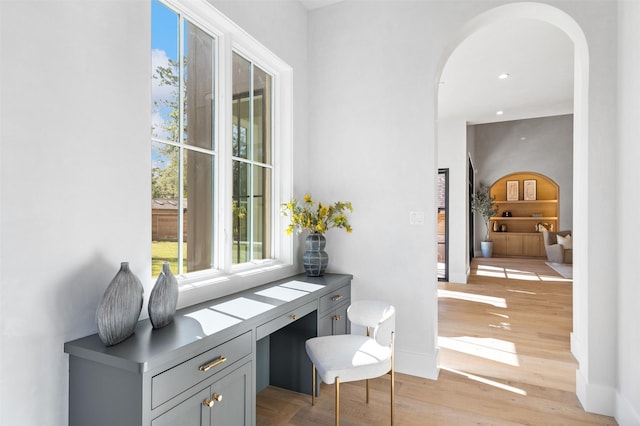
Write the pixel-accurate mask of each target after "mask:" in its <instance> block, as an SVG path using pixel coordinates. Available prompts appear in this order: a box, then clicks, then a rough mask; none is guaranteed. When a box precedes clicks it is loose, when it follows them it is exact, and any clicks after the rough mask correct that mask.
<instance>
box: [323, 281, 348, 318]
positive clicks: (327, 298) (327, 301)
mask: <svg viewBox="0 0 640 426" xmlns="http://www.w3.org/2000/svg"><path fill="white" fill-rule="evenodd" d="M349 299H351V286H350V285H345V286H343V287H340V288H339V289H337V290H334V291H332V292H331V293H329V294H326V295H324V296H322V297H321V298H320V313H324V312H326V311H329V310H332V309H333V308H334V307H335V306H338V305H340V304H341V303H344V302H345V301H348V300H349Z"/></svg>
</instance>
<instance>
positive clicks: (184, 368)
mask: <svg viewBox="0 0 640 426" xmlns="http://www.w3.org/2000/svg"><path fill="white" fill-rule="evenodd" d="M351 279H352V276H351V275H338V274H327V275H325V276H324V277H318V278H311V277H307V276H305V275H297V276H294V277H291V278H288V279H283V280H279V281H275V282H272V283H269V284H265V285H263V286H260V287H256V288H253V289H250V290H247V291H243V292H240V293H237V294H232V295H229V296H226V297H223V298H219V299H213V300H210V301H208V302H205V303H200V304H198V305H195V306H191V307H188V308H185V309H181V310H179V311H178V312H177V313H176V315H175V319H174V321H173V322H172V323H171V324H169V325H168V326H166V327H164V328H161V329H158V330H154V329H153V328H152V327H151V324H150V322H149V320H148V319H147V320H142V321H140V322H139V323H138V326H137V328H136V331H135V334H134V335H133V336H131V337H130V338H129V339H127V340H125V341H124V342H122V343H120V344H118V345H115V346H112V347H105V346H104V344H103V343H102V342H101V341H100V339H99V338H98V335H97V334H95V335H92V336H87V337H84V338H81V339H78V340H74V341H71V342H67V343H65V345H64V350H65V352H67V353H68V354H69V424H70V425H72V426H75V425H82V426H87V425H92V426H94V425H109V426H114V425H118V426H128V425H130V426H140V425H143V426H163V425H174V426H175V425H180V426H191V425H194V426H195V425H197V426H202V425H209V426H212V425H224V426H229V425H234V426H235V425H254V424H255V421H256V418H255V416H256V414H255V412H256V410H255V401H256V398H255V397H256V393H257V392H259V391H260V390H262V389H264V388H265V387H266V386H268V385H274V386H279V387H285V388H288V389H292V390H295V391H298V392H305V393H310V392H311V375H310V371H311V364H310V362H309V360H308V358H307V356H306V353H305V349H304V341H305V340H306V339H308V338H309V337H313V336H316V335H328V334H341V333H347V332H348V321H347V318H346V310H347V307H348V306H349V303H350V291H351Z"/></svg>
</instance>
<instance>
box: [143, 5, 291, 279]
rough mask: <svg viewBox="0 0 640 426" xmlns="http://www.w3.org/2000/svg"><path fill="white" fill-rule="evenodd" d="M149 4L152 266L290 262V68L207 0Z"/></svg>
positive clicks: (210, 269)
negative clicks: (286, 229)
mask: <svg viewBox="0 0 640 426" xmlns="http://www.w3.org/2000/svg"><path fill="white" fill-rule="evenodd" d="M151 11H152V16H151V24H152V25H151V29H152V35H151V40H152V46H151V49H152V70H151V71H152V117H151V159H152V165H151V184H152V191H151V192H152V203H151V204H152V275H153V276H154V277H155V276H157V275H158V274H159V272H160V270H161V268H162V264H163V262H165V261H168V262H170V264H171V269H172V270H173V272H174V273H176V274H177V275H179V276H182V278H183V280H184V279H187V278H186V277H187V274H189V275H191V276H193V274H192V273H196V272H199V274H198V277H199V278H201V277H202V274H205V275H207V274H211V275H215V274H230V273H233V272H234V271H235V270H238V268H240V269H242V270H246V269H251V268H260V267H263V266H264V265H265V264H277V263H281V264H288V263H291V254H290V252H291V250H290V247H289V248H288V249H287V248H286V247H285V245H284V244H282V242H283V241H281V238H279V237H278V235H279V234H282V233H283V232H282V231H281V227H280V221H281V220H280V219H279V204H280V200H282V199H288V198H289V197H290V190H288V189H287V188H290V186H291V184H290V180H291V179H290V176H291V173H290V170H287V168H286V167H279V168H276V167H275V166H274V164H276V163H278V160H280V162H279V164H282V165H287V164H289V162H288V159H289V158H290V151H291V148H290V131H289V130H288V129H287V128H288V127H290V122H291V118H290V111H291V108H290V105H289V104H290V101H289V100H288V99H290V90H291V83H290V82H291V75H290V74H291V70H290V68H289V67H288V66H286V64H284V63H282V62H281V61H280V60H279V59H278V58H276V57H275V56H273V55H272V54H271V53H270V52H268V51H267V50H266V49H265V48H264V47H262V46H261V45H259V44H258V43H257V42H255V41H254V40H253V39H252V38H250V37H248V36H247V35H246V34H245V33H244V32H243V31H242V30H240V29H239V28H238V27H237V26H235V24H232V23H231V22H230V21H228V19H226V18H225V17H224V16H222V15H220V14H219V13H218V12H217V11H216V10H215V9H214V8H212V7H211V6H210V5H208V3H206V2H205V1H204V0H202V1H193V0H192V1H189V2H186V1H185V2H184V3H183V2H181V1H177V0H167V1H166V2H160V1H158V0H153V1H152V5H151ZM226 70H231V74H230V75H228V73H227V71H226ZM277 88H279V90H276V89H277ZM223 100H225V101H223ZM276 148H277V149H276ZM275 153H278V154H279V157H276V156H275V155H274V154H275ZM289 245H290V244H289Z"/></svg>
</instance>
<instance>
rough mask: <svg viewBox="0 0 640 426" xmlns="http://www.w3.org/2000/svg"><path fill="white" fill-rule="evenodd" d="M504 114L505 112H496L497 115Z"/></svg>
mask: <svg viewBox="0 0 640 426" xmlns="http://www.w3.org/2000/svg"><path fill="white" fill-rule="evenodd" d="M502 114H504V111H496V115H502Z"/></svg>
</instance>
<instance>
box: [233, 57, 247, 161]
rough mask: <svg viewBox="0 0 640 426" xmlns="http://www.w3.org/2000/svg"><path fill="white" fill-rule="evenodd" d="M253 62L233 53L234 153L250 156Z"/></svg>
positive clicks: (241, 156) (245, 156)
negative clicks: (250, 107)
mask: <svg viewBox="0 0 640 426" xmlns="http://www.w3.org/2000/svg"><path fill="white" fill-rule="evenodd" d="M250 83H251V63H250V62H249V61H247V60H246V59H244V58H243V57H242V56H240V55H238V54H237V53H234V54H233V122H232V124H233V155H234V156H235V157H240V158H249V152H248V151H249V141H250V140H251V135H250V134H249V133H248V132H249V131H250V129H251V127H250V124H251V121H250V120H251V117H250V114H251V111H249V105H250V103H249V91H250V90H251V85H250Z"/></svg>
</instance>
